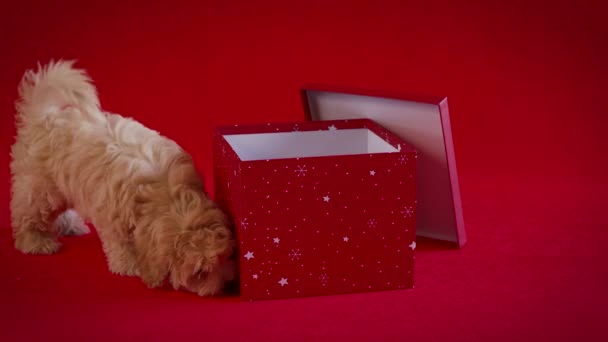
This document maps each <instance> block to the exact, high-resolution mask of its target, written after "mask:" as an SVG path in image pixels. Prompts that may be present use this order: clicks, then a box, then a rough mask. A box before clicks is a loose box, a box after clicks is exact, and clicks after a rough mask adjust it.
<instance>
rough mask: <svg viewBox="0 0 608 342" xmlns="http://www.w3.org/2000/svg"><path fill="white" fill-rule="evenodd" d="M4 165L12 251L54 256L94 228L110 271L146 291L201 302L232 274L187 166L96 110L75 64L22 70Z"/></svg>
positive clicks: (217, 228)
mask: <svg viewBox="0 0 608 342" xmlns="http://www.w3.org/2000/svg"><path fill="white" fill-rule="evenodd" d="M15 107H16V125H17V136H16V141H15V143H14V145H13V146H12V154H11V157H12V160H11V165H10V168H11V178H12V179H11V180H12V198H11V220H12V227H13V238H14V242H15V247H16V248H17V249H18V250H20V251H22V252H24V253H28V254H51V253H54V252H56V251H57V250H58V249H59V248H60V246H61V244H60V242H59V241H58V237H59V236H60V235H67V234H70V235H74V234H76V235H78V234H83V233H87V232H88V228H87V227H86V225H85V223H84V221H87V222H91V223H92V224H93V226H94V227H95V228H96V229H97V231H98V234H99V237H100V239H101V243H102V246H103V251H104V253H105V256H106V259H107V263H108V267H109V269H110V271H111V272H113V273H116V274H120V275H127V276H139V277H140V278H141V279H142V280H143V282H144V283H145V284H147V285H148V286H149V287H150V288H154V287H158V286H161V285H162V284H164V283H165V281H169V282H170V283H171V284H172V285H173V287H174V288H175V289H176V290H178V289H183V290H187V291H191V292H194V293H197V294H198V295H201V296H208V295H214V294H217V293H220V292H221V291H222V290H223V288H224V286H225V285H226V284H225V283H226V282H228V281H230V280H232V279H233V277H234V274H235V270H234V267H235V266H234V263H233V261H232V260H231V255H232V252H233V250H234V248H235V243H234V237H233V233H232V231H231V229H230V226H229V222H228V219H227V217H226V216H225V214H224V213H223V212H222V211H221V210H220V209H219V208H218V207H217V205H216V204H215V203H214V202H213V201H212V200H210V198H209V197H208V195H207V193H206V192H205V189H204V188H203V182H202V180H201V179H200V178H199V176H198V174H197V172H196V170H195V167H194V165H193V161H192V159H191V157H190V156H189V155H188V154H187V153H186V152H185V151H184V150H183V149H181V148H180V147H179V146H178V145H177V144H176V143H175V142H173V141H171V140H169V139H167V138H165V137H163V136H161V135H159V134H158V133H157V132H155V131H153V130H150V129H148V128H146V127H144V126H143V125H141V124H140V123H138V122H136V121H134V120H132V119H129V118H123V117H121V116H119V115H116V114H112V113H108V112H105V111H103V110H102V109H101V107H100V103H99V99H98V97H97V90H96V89H95V87H94V85H93V83H92V81H91V80H90V78H89V76H88V75H87V74H86V72H84V71H83V70H80V69H76V68H74V62H73V61H57V62H53V61H51V62H50V63H49V64H48V65H46V66H44V67H43V66H40V65H39V66H38V69H37V70H28V71H27V72H26V73H25V74H24V76H23V78H22V80H21V82H20V85H19V99H18V100H17V101H16V104H15Z"/></svg>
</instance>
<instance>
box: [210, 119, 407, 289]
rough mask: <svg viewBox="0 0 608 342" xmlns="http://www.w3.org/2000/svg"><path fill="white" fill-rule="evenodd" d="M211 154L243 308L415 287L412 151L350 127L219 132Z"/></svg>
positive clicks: (376, 131)
mask: <svg viewBox="0 0 608 342" xmlns="http://www.w3.org/2000/svg"><path fill="white" fill-rule="evenodd" d="M213 146H214V155H213V156H214V184H215V200H216V201H217V202H218V204H219V205H220V207H222V208H223V209H224V210H225V211H226V212H227V213H228V214H229V216H230V217H231V219H232V220H233V222H234V224H235V231H236V236H237V240H238V265H239V286H240V295H241V299H242V300H249V301H252V300H265V299H278V298H292V297H305V296H319V295H331V294H344V293H355V292H369V291H380V290H397V289H409V288H412V287H413V279H414V251H415V247H416V242H415V237H416V232H415V230H416V228H415V227H416V225H415V221H416V159H417V153H416V150H415V149H414V148H412V147H411V145H409V144H407V143H405V142H404V141H403V140H402V139H400V138H399V137H397V136H395V135H394V134H392V133H391V132H389V131H388V130H386V129H385V128H383V127H382V126H380V125H378V124H377V123H375V122H374V121H372V120H369V119H356V120H337V121H316V122H315V121H311V122H298V123H286V124H270V123H269V124H263V125H247V126H239V125H235V126H225V127H219V128H217V129H216V130H215V131H214V134H213Z"/></svg>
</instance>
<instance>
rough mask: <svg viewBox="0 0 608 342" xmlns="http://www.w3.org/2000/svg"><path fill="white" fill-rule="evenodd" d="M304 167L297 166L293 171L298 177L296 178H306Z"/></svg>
mask: <svg viewBox="0 0 608 342" xmlns="http://www.w3.org/2000/svg"><path fill="white" fill-rule="evenodd" d="M306 171H308V170H306V165H304V166H300V165H298V168H297V169H296V170H294V172H295V173H296V174H297V175H298V177H300V176H306Z"/></svg>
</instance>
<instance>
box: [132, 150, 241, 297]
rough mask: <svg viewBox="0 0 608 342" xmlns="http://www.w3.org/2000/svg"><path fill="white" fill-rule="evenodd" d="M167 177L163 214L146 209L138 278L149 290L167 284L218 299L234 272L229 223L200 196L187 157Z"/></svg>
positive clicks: (232, 240) (199, 186) (161, 210)
mask: <svg viewBox="0 0 608 342" xmlns="http://www.w3.org/2000/svg"><path fill="white" fill-rule="evenodd" d="M168 175H169V176H168V181H167V183H166V184H165V186H166V185H167V184H168V188H165V189H164V191H165V192H168V193H169V196H168V197H166V199H164V200H162V202H164V203H162V204H160V205H161V208H162V209H158V208H150V210H149V212H150V214H151V215H149V216H153V217H155V218H154V219H151V222H150V226H149V231H150V241H151V244H150V246H151V247H147V249H149V250H148V251H147V253H145V255H144V256H142V259H140V263H141V264H142V265H145V266H144V267H142V269H141V270H140V273H141V276H142V279H143V280H144V282H146V283H147V284H148V285H152V286H155V285H160V283H161V282H162V281H164V280H165V279H167V280H169V282H170V283H171V285H173V287H174V288H175V289H185V290H188V291H191V292H194V293H197V294H199V295H201V296H208V295H215V294H218V293H220V292H222V290H223V288H224V286H225V284H226V282H228V281H231V280H233V279H234V277H235V272H236V270H235V263H234V262H233V261H232V260H231V256H232V254H233V250H234V248H235V242H234V236H233V233H232V231H231V230H230V227H229V222H228V219H227V217H226V215H225V214H224V213H223V212H222V211H221V210H220V209H219V208H218V207H217V206H216V204H215V203H214V202H213V201H211V199H209V198H208V196H207V194H206V193H205V192H204V190H203V187H202V182H201V180H200V179H199V177H198V175H197V173H196V171H195V170H194V167H193V166H192V163H191V162H190V160H189V159H188V158H182V159H180V160H178V161H177V162H175V163H173V164H172V166H171V168H170V169H169V172H168ZM161 192H163V190H161ZM154 193H155V192H154V191H152V192H151V193H149V194H147V195H146V197H149V196H155V195H154Z"/></svg>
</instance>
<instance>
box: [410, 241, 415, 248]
mask: <svg viewBox="0 0 608 342" xmlns="http://www.w3.org/2000/svg"><path fill="white" fill-rule="evenodd" d="M410 248H411V249H412V250H414V249H416V241H412V243H411V244H410Z"/></svg>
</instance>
